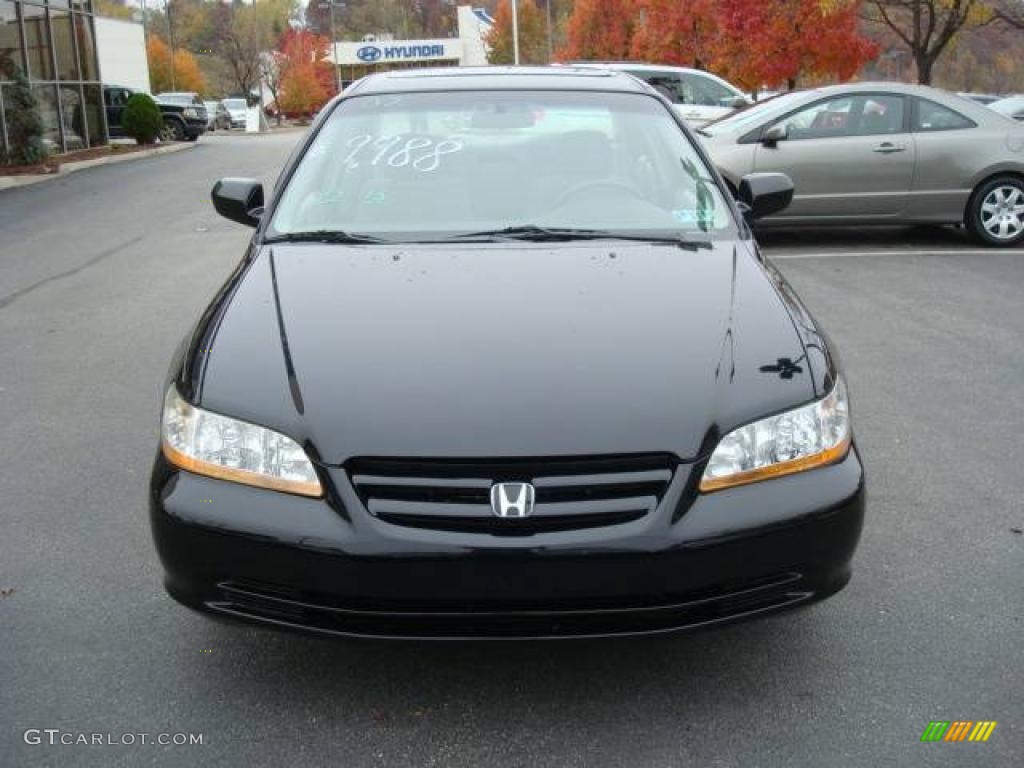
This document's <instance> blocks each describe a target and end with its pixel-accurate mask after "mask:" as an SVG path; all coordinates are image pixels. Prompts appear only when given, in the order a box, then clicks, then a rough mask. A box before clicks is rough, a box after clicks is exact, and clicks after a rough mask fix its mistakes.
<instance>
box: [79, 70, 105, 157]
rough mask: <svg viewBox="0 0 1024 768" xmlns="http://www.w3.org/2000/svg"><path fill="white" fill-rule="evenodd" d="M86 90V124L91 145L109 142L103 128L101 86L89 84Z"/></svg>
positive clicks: (95, 145)
mask: <svg viewBox="0 0 1024 768" xmlns="http://www.w3.org/2000/svg"><path fill="white" fill-rule="evenodd" d="M82 90H84V91H85V124H86V127H87V128H88V129H89V146H90V147H98V146H100V145H102V144H106V143H107V135H106V133H105V132H104V129H103V94H102V93H101V92H100V86H98V85H87V86H85V87H84V88H83V89H82Z"/></svg>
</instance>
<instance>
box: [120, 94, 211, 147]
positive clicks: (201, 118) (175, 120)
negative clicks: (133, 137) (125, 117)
mask: <svg viewBox="0 0 1024 768" xmlns="http://www.w3.org/2000/svg"><path fill="white" fill-rule="evenodd" d="M134 93H136V91H134V90H132V89H131V88H126V87H124V86H122V85H104V86H103V104H104V107H105V109H106V112H107V127H108V128H109V129H110V137H111V138H119V137H123V136H124V135H125V133H124V128H123V126H122V125H121V114H122V113H123V112H124V108H125V106H126V105H127V104H128V99H129V98H130V97H131V96H132V94H134ZM154 100H155V101H156V103H157V106H158V107H159V108H160V114H161V115H162V116H163V119H164V128H163V131H161V134H160V138H162V139H163V140H165V141H195V140H196V139H198V138H199V137H200V136H202V135H203V133H205V132H206V108H205V107H203V106H202V105H201V104H200V106H199V107H196V105H195V104H193V103H192V102H188V103H180V102H171V101H162V100H160V99H159V98H157V97H154Z"/></svg>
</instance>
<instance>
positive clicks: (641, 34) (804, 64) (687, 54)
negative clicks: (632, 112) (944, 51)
mask: <svg viewBox="0 0 1024 768" xmlns="http://www.w3.org/2000/svg"><path fill="white" fill-rule="evenodd" d="M860 5H861V3H860V0H687V1H686V2H684V1H683V0H576V4H575V6H574V8H573V12H572V15H571V16H570V17H569V21H568V25H567V27H566V44H565V46H564V47H563V48H562V49H561V50H560V51H559V55H560V57H561V58H562V59H564V60H571V59H632V60H637V61H649V62H658V63H665V64H676V65H680V66H688V67H696V68H698V69H711V70H714V71H715V72H717V73H719V74H722V75H724V76H725V77H727V78H729V79H730V80H732V81H734V82H735V83H737V84H738V85H741V86H743V87H745V88H748V89H758V88H762V87H768V88H774V87H779V86H783V85H786V86H789V87H794V86H795V85H797V84H798V82H800V81H804V80H812V81H821V80H830V79H835V80H848V79H850V78H851V77H853V75H854V74H856V73H857V71H858V70H859V69H860V68H861V67H862V66H863V65H864V64H865V63H866V62H868V61H870V60H871V59H872V58H874V57H875V56H876V55H877V54H878V49H877V46H876V45H875V44H874V43H872V42H871V41H870V40H868V39H867V38H865V37H863V36H862V35H861V33H860V29H859V11H860Z"/></svg>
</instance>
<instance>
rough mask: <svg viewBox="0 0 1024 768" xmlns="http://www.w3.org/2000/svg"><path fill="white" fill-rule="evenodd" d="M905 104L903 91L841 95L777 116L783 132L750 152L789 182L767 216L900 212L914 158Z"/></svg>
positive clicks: (869, 215) (843, 216) (860, 216)
mask: <svg viewBox="0 0 1024 768" xmlns="http://www.w3.org/2000/svg"><path fill="white" fill-rule="evenodd" d="M908 109H909V104H908V102H907V100H906V98H904V97H903V96H902V95H897V94H876V93H865V94H844V95H843V96H839V97H832V98H829V99H824V100H822V101H818V102H815V103H814V104H812V105H810V106H808V107H804V108H802V109H800V110H799V111H797V112H795V113H791V114H790V115H788V116H787V117H784V118H782V119H781V120H780V121H777V122H776V123H775V125H778V126H781V127H782V129H783V131H784V137H783V138H780V140H778V141H776V142H763V143H761V144H760V145H759V146H758V147H757V148H756V151H755V153H754V167H755V170H757V171H779V172H782V173H785V174H787V175H788V176H789V177H790V178H791V179H792V180H793V185H794V188H795V194H794V196H793V203H792V204H791V205H790V206H789V208H787V209H786V210H785V211H783V212H782V213H781V214H780V215H779V216H777V217H773V218H775V219H777V220H780V221H781V220H783V219H815V220H819V219H836V220H843V219H849V220H857V219H869V218H870V219H874V218H882V219H884V218H889V217H897V216H899V215H901V214H902V213H903V211H904V210H905V208H906V206H907V201H908V197H909V194H910V189H911V185H912V183H913V178H914V162H915V155H916V148H915V145H914V138H913V135H912V134H911V133H910V132H909V131H908V128H909V125H908ZM769 127H770V126H769Z"/></svg>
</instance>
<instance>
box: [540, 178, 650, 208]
mask: <svg viewBox="0 0 1024 768" xmlns="http://www.w3.org/2000/svg"><path fill="white" fill-rule="evenodd" d="M595 189H613V190H616V191H618V192H625V193H626V194H627V195H629V196H630V197H632V198H635V199H637V200H640V201H646V198H645V197H644V196H643V194H642V193H641V192H640V190H638V189H637V188H636V187H634V186H633V185H632V184H626V183H624V182H621V181H614V180H612V179H598V180H591V181H583V182H580V183H579V184H576V185H574V186H572V187H569V189H567V190H566V191H565V192H563V193H562V195H561V197H559V198H558V200H557V202H556V203H555V204H554V205H553V206H552V208H556V209H557V208H561V207H562V206H563V205H565V204H566V203H567V202H569V198H571V197H573V196H575V195H579V194H582V193H583V192H587V191H591V190H595Z"/></svg>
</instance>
